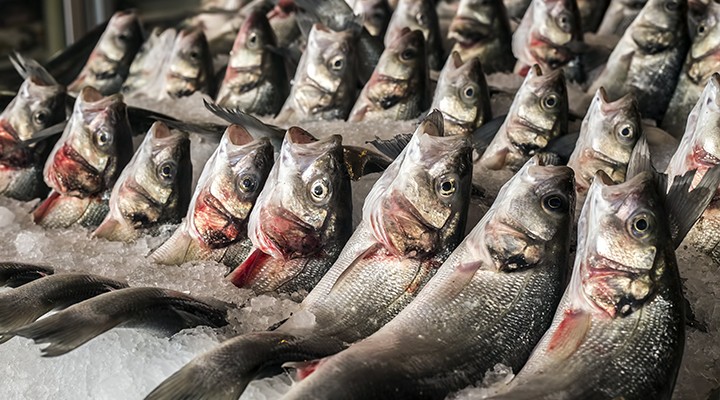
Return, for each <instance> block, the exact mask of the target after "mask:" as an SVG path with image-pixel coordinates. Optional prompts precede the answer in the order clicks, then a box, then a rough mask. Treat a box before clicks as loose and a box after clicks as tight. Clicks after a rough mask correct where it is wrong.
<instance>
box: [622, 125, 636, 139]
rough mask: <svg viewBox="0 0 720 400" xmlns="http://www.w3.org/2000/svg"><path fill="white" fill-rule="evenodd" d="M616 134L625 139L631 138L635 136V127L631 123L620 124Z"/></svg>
mask: <svg viewBox="0 0 720 400" xmlns="http://www.w3.org/2000/svg"><path fill="white" fill-rule="evenodd" d="M618 136H620V137H621V138H622V139H625V140H631V139H633V138H634V137H635V129H634V128H633V127H632V126H631V125H622V126H620V129H618Z"/></svg>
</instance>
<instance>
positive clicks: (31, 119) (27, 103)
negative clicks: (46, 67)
mask: <svg viewBox="0 0 720 400" xmlns="http://www.w3.org/2000/svg"><path fill="white" fill-rule="evenodd" d="M48 77H49V75H48ZM65 94H66V91H65V87H64V86H62V85H60V84H58V83H57V82H55V80H54V79H53V80H48V79H44V78H43V77H41V76H30V77H28V78H27V79H25V81H23V83H22V85H20V90H18V93H17V95H16V96H15V98H14V99H13V100H12V101H11V102H10V104H9V105H8V106H7V107H6V108H5V110H4V111H3V112H2V114H0V120H4V121H6V122H7V123H8V124H9V125H10V126H11V127H12V128H13V130H14V131H15V134H16V135H17V137H16V138H15V139H19V140H28V139H30V138H32V136H33V134H34V133H35V132H38V131H41V130H43V129H45V128H48V127H50V126H52V125H55V124H57V123H59V122H61V121H63V120H64V119H65Z"/></svg>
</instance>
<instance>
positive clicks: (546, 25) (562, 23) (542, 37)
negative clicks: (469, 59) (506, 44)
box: [512, 0, 583, 75]
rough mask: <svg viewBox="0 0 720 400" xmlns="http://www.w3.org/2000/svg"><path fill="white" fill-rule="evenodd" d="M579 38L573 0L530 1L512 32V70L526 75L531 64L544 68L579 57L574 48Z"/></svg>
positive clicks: (552, 67) (565, 64) (555, 67)
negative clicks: (513, 61)
mask: <svg viewBox="0 0 720 400" xmlns="http://www.w3.org/2000/svg"><path fill="white" fill-rule="evenodd" d="M582 41H583V36H582V28H581V26H580V13H579V11H578V8H577V4H576V3H575V0H533V2H532V4H530V8H528V11H527V12H526V13H525V16H524V17H523V20H522V22H521V23H520V26H518V28H517V30H516V31H515V33H514V34H513V39H512V51H513V54H515V57H517V59H518V63H517V65H516V66H515V72H517V73H520V74H521V75H525V73H527V71H528V70H529V68H530V67H531V66H532V65H534V64H538V65H540V66H541V67H542V68H543V70H545V71H549V70H556V69H559V68H563V67H566V66H568V65H569V64H571V62H575V61H576V60H577V59H578V57H579V54H578V53H577V52H576V51H575V50H574V48H575V46H576V45H577V44H578V43H581V42H582Z"/></svg>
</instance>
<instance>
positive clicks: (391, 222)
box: [380, 192, 437, 257]
mask: <svg viewBox="0 0 720 400" xmlns="http://www.w3.org/2000/svg"><path fill="white" fill-rule="evenodd" d="M381 224H382V225H383V226H382V227H381V228H380V229H381V230H382V231H383V232H384V236H385V241H387V243H386V245H387V246H388V247H389V249H390V250H391V252H393V253H395V254H396V255H406V256H413V257H423V256H425V255H428V254H433V252H434V251H435V250H436V249H435V247H436V242H437V235H436V234H437V229H436V228H435V227H433V226H432V225H431V224H430V223H429V222H427V221H426V220H425V219H424V218H423V217H422V215H421V214H420V212H419V211H418V210H417V208H416V207H415V205H413V204H412V202H410V201H409V200H408V199H407V198H406V197H405V196H403V195H401V194H398V193H397V192H395V193H393V196H391V197H390V198H389V199H388V200H387V201H386V202H385V203H384V204H383V211H382V220H381Z"/></svg>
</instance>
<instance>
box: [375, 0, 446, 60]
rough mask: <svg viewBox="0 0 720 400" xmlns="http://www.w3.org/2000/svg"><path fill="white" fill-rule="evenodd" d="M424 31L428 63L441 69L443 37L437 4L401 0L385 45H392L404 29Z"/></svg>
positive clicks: (388, 30)
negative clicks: (436, 8)
mask: <svg viewBox="0 0 720 400" xmlns="http://www.w3.org/2000/svg"><path fill="white" fill-rule="evenodd" d="M405 28H409V29H410V30H419V31H421V32H422V33H423V37H424V38H425V43H426V48H427V65H428V67H429V68H430V69H431V70H435V71H439V70H440V69H441V68H442V66H443V61H442V60H443V57H442V53H443V49H442V39H441V37H440V27H439V26H438V16H437V11H436V10H435V5H434V4H433V2H431V1H426V0H399V1H398V4H397V7H396V8H395V11H393V15H392V18H390V23H389V25H388V28H387V33H386V34H385V47H391V46H392V44H393V42H395V41H396V40H397V38H398V37H399V36H402V35H403V34H404V33H403V32H404V29H405ZM378 63H379V62H378Z"/></svg>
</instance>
